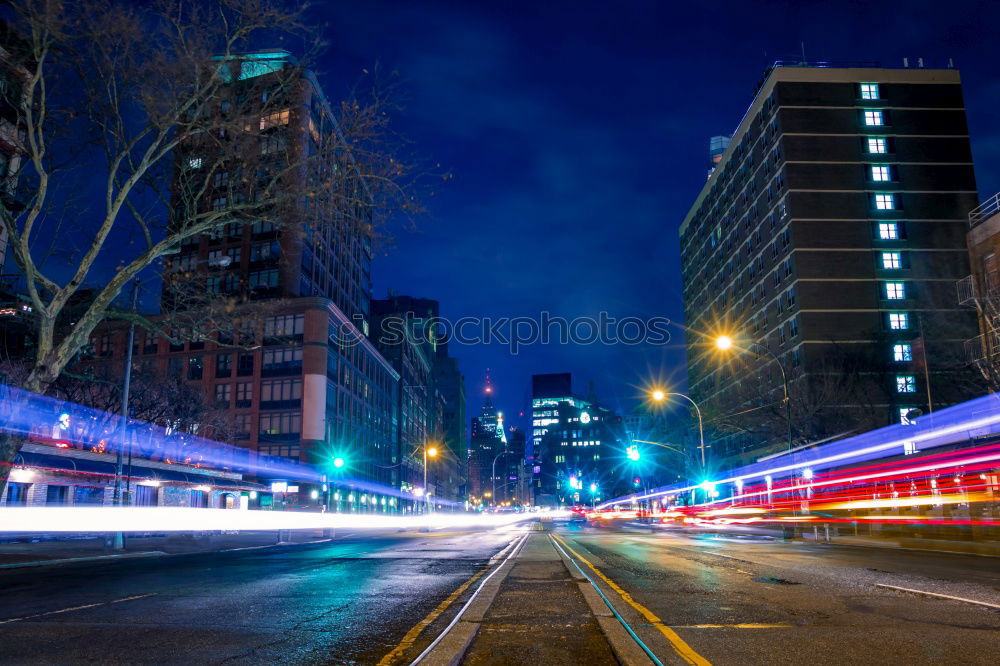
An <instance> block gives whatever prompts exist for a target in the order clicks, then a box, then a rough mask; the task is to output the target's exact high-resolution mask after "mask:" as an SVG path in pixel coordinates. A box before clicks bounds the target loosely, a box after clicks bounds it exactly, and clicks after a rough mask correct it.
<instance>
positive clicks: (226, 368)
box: [215, 354, 233, 377]
mask: <svg viewBox="0 0 1000 666" xmlns="http://www.w3.org/2000/svg"><path fill="white" fill-rule="evenodd" d="M232 372H233V355H232V354H219V355H218V356H216V357H215V376H216V377H228V376H229V375H231V374H232Z"/></svg>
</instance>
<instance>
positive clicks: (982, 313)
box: [956, 193, 1000, 376]
mask: <svg viewBox="0 0 1000 666" xmlns="http://www.w3.org/2000/svg"><path fill="white" fill-rule="evenodd" d="M986 222H990V226H992V227H1000V193H998V194H995V195H993V196H992V197H991V198H990V199H988V200H986V201H985V202H983V203H982V204H981V205H980V206H978V207H977V208H975V209H973V210H972V211H971V212H970V213H969V228H970V232H969V233H970V236H969V237H970V242H969V245H970V247H971V248H972V255H973V256H972V263H973V265H972V271H973V273H972V275H967V276H965V277H964V278H962V279H961V280H959V281H958V283H957V285H956V286H957V292H958V302H959V304H960V305H966V306H969V307H974V308H976V311H977V312H978V313H979V330H980V334H979V335H977V336H976V337H974V338H972V339H971V340H966V341H965V359H966V361H967V362H969V363H970V364H973V365H976V366H979V367H980V368H981V369H983V370H985V369H986V368H985V367H983V366H986V365H989V366H994V367H995V364H996V362H997V361H998V360H1000V262H998V260H997V258H996V255H995V254H994V252H993V248H994V247H997V245H998V243H997V241H995V240H992V239H993V238H994V237H995V236H996V234H997V233H998V231H1000V229H997V230H992V229H988V228H986V227H984V228H983V229H982V230H981V231H982V232H985V233H986V234H988V235H984V234H983V233H980V234H976V231H975V230H976V229H977V227H980V225H983V224H984V223H986ZM991 231H992V233H990V232H991ZM977 236H979V238H977ZM987 239H990V240H989V241H988V242H989V243H990V244H991V245H992V246H993V247H991V248H990V249H989V250H987V251H985V252H984V251H982V250H981V247H982V246H983V244H984V242H986V241H987ZM997 249H1000V248H997ZM984 374H986V373H984ZM987 376H989V375H987Z"/></svg>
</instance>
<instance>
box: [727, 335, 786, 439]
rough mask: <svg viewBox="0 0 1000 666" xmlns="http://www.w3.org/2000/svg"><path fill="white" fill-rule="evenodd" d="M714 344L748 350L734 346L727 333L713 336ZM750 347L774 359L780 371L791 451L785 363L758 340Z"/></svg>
mask: <svg viewBox="0 0 1000 666" xmlns="http://www.w3.org/2000/svg"><path fill="white" fill-rule="evenodd" d="M715 346H716V348H718V349H720V350H722V351H729V350H730V349H733V348H735V349H737V350H738V351H750V350H741V349H740V348H739V347H736V346H735V345H734V343H733V339H732V338H731V337H730V336H728V335H720V336H718V337H717V338H715ZM750 347H752V348H754V349H756V350H757V351H751V353H753V354H756V355H757V357H758V358H762V357H764V356H767V357H769V358H770V359H771V360H772V361H774V362H775V363H776V364H777V365H778V370H779V371H780V372H781V384H782V386H783V387H784V393H785V400H784V402H785V421H786V422H787V423H788V450H789V451H791V450H792V404H791V400H790V399H789V397H788V374H787V373H786V372H785V365H784V364H783V363H782V362H781V359H780V358H778V357H777V356H775V354H774V352H772V351H771V350H770V349H769V348H768V347H767V345H762V344H760V343H758V342H751V343H750Z"/></svg>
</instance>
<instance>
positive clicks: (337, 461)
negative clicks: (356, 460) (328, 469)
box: [333, 456, 345, 469]
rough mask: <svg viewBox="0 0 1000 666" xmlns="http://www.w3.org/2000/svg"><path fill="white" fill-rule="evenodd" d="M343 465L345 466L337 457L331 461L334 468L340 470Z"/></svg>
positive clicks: (342, 460)
mask: <svg viewBox="0 0 1000 666" xmlns="http://www.w3.org/2000/svg"><path fill="white" fill-rule="evenodd" d="M344 464H345V463H344V459H343V458H341V457H340V456H337V457H336V458H334V459H333V466H334V467H336V468H337V469H340V468H342V467H343V466H344Z"/></svg>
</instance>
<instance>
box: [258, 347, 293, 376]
mask: <svg viewBox="0 0 1000 666" xmlns="http://www.w3.org/2000/svg"><path fill="white" fill-rule="evenodd" d="M301 369H302V347H282V348H279V349H265V350H264V364H263V370H264V372H268V371H270V372H272V373H273V372H275V371H281V372H284V371H297V370H301Z"/></svg>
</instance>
